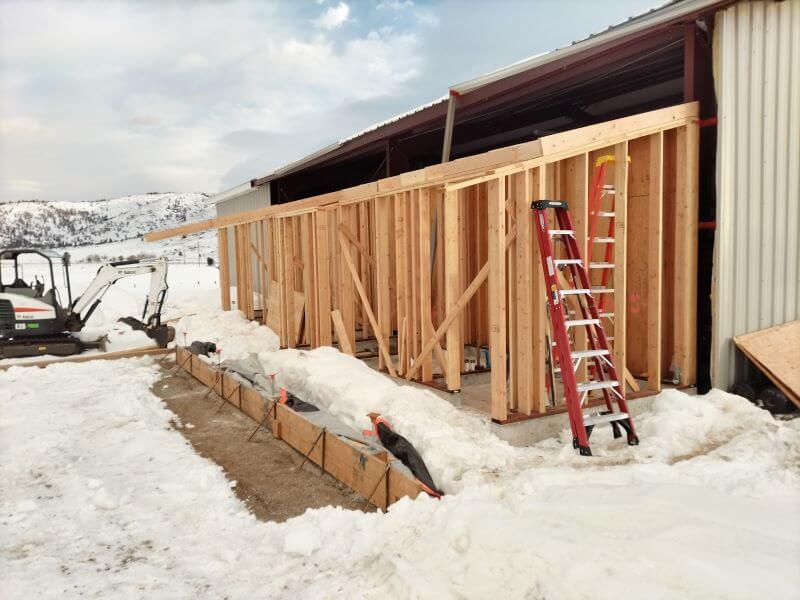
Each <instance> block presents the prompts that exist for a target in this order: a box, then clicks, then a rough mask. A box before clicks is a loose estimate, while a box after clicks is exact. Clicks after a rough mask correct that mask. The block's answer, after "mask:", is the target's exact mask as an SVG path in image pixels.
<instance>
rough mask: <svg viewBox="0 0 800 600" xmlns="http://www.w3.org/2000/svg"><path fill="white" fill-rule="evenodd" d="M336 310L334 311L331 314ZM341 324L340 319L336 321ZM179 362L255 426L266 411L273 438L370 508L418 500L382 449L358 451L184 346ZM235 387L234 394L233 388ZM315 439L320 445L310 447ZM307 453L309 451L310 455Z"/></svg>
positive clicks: (410, 481)
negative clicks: (365, 500) (216, 389)
mask: <svg viewBox="0 0 800 600" xmlns="http://www.w3.org/2000/svg"><path fill="white" fill-rule="evenodd" d="M334 312H336V311H334ZM339 318H340V320H341V316H340V317H339ZM176 352H177V360H178V361H179V363H180V362H181V361H185V362H184V366H183V367H182V368H183V370H185V371H186V372H187V373H189V374H191V375H192V376H193V377H194V378H195V379H197V380H198V381H200V382H201V383H203V384H204V385H206V386H211V385H212V384H213V382H214V381H216V380H218V379H219V383H218V385H219V386H220V395H221V396H223V397H226V390H227V393H228V394H230V395H231V397H230V398H228V399H227V400H226V401H227V403H228V404H231V405H232V406H234V407H236V408H237V409H239V410H241V411H242V412H243V413H244V414H246V415H247V416H248V417H250V418H251V419H253V421H254V422H256V423H261V422H262V421H263V420H264V418H265V416H266V415H267V414H268V413H270V414H271V418H272V423H271V425H272V431H273V433H274V434H276V437H278V438H279V439H281V440H282V441H283V442H284V443H286V444H288V445H289V446H291V447H292V448H294V449H295V450H297V451H298V452H299V453H300V454H301V455H303V456H305V455H306V454H308V460H309V461H310V462H313V463H314V464H316V465H317V466H319V467H320V468H321V469H322V470H323V471H326V472H327V473H329V474H330V475H331V476H333V477H334V478H336V479H337V480H339V481H341V482H342V483H343V484H344V485H346V486H347V487H349V488H350V489H352V490H353V491H354V492H356V493H357V494H359V495H360V496H362V497H363V498H368V499H369V502H370V503H372V504H373V505H374V506H376V507H378V508H380V509H382V510H386V509H387V508H388V507H389V506H390V505H392V504H394V503H395V502H397V501H398V500H399V499H400V498H404V497H410V498H412V499H413V498H416V497H417V496H418V495H419V494H420V493H421V492H422V487H421V486H420V484H419V482H417V481H416V480H415V479H414V478H413V476H411V475H410V474H408V472H407V471H406V470H405V468H403V467H402V466H401V465H400V466H395V462H394V461H390V462H387V460H386V459H387V455H386V452H385V451H376V449H375V448H372V447H370V446H362V445H358V447H357V446H356V445H355V444H353V443H351V442H349V441H348V440H346V439H344V438H343V437H341V436H340V435H339V434H337V433H335V432H332V431H330V430H328V429H326V428H325V427H323V426H321V425H319V424H317V423H315V422H313V421H312V420H310V419H308V418H306V416H304V415H303V414H302V413H297V412H295V411H293V410H292V409H291V408H288V407H286V406H284V405H283V404H280V403H275V402H273V401H272V400H271V399H268V398H264V397H263V396H262V395H261V394H260V393H259V392H258V391H257V390H256V389H255V388H253V387H252V386H251V385H250V384H249V383H247V382H242V381H241V380H240V379H238V378H236V377H234V376H232V375H231V374H228V373H226V372H223V373H222V377H219V373H220V370H219V368H218V367H217V366H215V365H211V364H209V363H208V362H206V361H204V360H202V359H201V358H199V357H197V356H195V355H192V354H191V353H190V352H189V351H188V350H186V349H185V348H181V347H179V348H177V350H176ZM235 387H238V389H237V391H236V392H235V393H231V392H233V390H234V388H235ZM316 440H319V442H318V443H316V444H315V443H314V442H315V441H316ZM309 449H310V451H309Z"/></svg>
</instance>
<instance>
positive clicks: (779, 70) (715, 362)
mask: <svg viewBox="0 0 800 600" xmlns="http://www.w3.org/2000/svg"><path fill="white" fill-rule="evenodd" d="M714 76H715V85H716V91H717V100H718V106H719V109H718V119H719V120H718V142H717V144H718V145H717V239H716V246H715V248H714V275H713V290H712V296H713V297H712V306H713V331H712V381H713V383H714V385H715V386H716V387H721V388H723V389H726V388H727V387H728V386H729V385H730V384H732V383H734V382H735V381H736V380H737V378H740V377H742V376H743V375H744V368H745V362H744V358H743V357H742V356H741V355H739V353H738V352H737V351H736V350H735V348H734V345H733V341H732V339H731V338H732V337H733V336H735V335H739V334H743V333H747V332H751V331H757V330H760V329H763V328H765V327H771V326H773V325H779V324H781V323H785V322H787V321H792V320H794V319H798V318H800V0H785V1H782V2H775V1H772V0H767V1H764V2H739V3H737V4H735V5H733V6H731V7H729V8H727V9H725V10H722V11H720V12H718V13H717V15H716V27H715V33H714ZM701 176H702V175H701Z"/></svg>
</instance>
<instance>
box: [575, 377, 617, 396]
mask: <svg viewBox="0 0 800 600" xmlns="http://www.w3.org/2000/svg"><path fill="white" fill-rule="evenodd" d="M613 387H619V381H617V380H616V379H610V380H608V381H587V382H585V383H579V384H578V392H579V393H580V392H591V391H592V390H607V389H609V388H613Z"/></svg>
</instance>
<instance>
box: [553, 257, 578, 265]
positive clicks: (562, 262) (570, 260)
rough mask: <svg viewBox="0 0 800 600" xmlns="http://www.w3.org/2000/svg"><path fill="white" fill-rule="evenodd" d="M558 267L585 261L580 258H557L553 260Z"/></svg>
mask: <svg viewBox="0 0 800 600" xmlns="http://www.w3.org/2000/svg"><path fill="white" fill-rule="evenodd" d="M553 262H554V263H555V264H556V266H557V267H560V266H563V265H582V264H583V261H582V260H581V259H580V258H557V259H555V260H554V261H553Z"/></svg>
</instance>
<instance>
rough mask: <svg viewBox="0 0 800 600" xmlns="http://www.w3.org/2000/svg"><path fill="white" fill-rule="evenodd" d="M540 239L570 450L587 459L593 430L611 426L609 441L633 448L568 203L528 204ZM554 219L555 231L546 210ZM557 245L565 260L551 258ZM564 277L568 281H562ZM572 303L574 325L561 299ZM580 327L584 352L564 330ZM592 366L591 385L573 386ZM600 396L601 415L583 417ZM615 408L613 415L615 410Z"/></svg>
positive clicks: (619, 382)
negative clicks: (584, 368) (583, 367)
mask: <svg viewBox="0 0 800 600" xmlns="http://www.w3.org/2000/svg"><path fill="white" fill-rule="evenodd" d="M531 208H532V209H533V212H534V219H535V223H536V234H537V237H538V239H539V250H540V255H541V257H542V269H543V270H544V279H545V287H546V289H547V302H548V306H549V310H550V323H551V326H552V329H553V338H554V347H555V352H554V355H555V357H556V360H557V362H558V366H559V369H558V370H559V372H560V374H561V385H562V387H563V390H564V400H565V403H566V406H567V412H568V414H569V423H570V428H571V429H572V445H573V447H574V448H577V449H578V450H579V451H580V453H581V455H582V456H591V455H592V451H591V449H590V448H589V436H591V434H592V430H593V429H594V427H595V425H601V424H605V423H609V424H611V427H612V429H613V432H614V437H615V438H618V437H621V435H622V434H621V432H620V427H621V428H622V429H624V430H625V432H626V434H627V439H628V444H629V445H631V446H636V445H637V444H638V443H639V438H638V437H636V432H635V430H634V428H633V420H632V419H631V417H630V414H629V413H628V403H627V402H626V400H625V383H624V382H623V381H622V380H620V378H619V377H618V376H617V369H616V367H615V366H614V355H613V353H612V351H611V347H610V345H609V341H608V338H607V337H606V334H605V330H604V329H603V324H602V320H601V319H600V314H599V311H598V308H597V306H596V304H595V301H594V294H595V293H597V290H595V289H592V287H591V283H590V281H589V275H588V271H587V269H586V265H585V264H584V262H583V259H582V258H581V255H580V250H579V248H578V242H577V240H576V239H575V228H574V227H573V225H572V219H571V218H570V216H569V209H568V207H567V203H566V202H564V201H563V200H534V201H533V203H532V204H531ZM548 209H551V210H553V212H554V213H555V220H554V222H555V229H551V228H550V226H549V219H548V215H547V210H548ZM554 241H558V242H561V243H562V244H563V246H564V255H565V256H566V258H555V255H554V252H553V242H554ZM559 269H563V270H564V272H565V273H564V275H565V276H564V277H562V281H565V282H566V283H567V284H568V285H567V286H565V287H564V288H562V286H561V285H560V284H559V277H558V270H559ZM567 275H568V276H567ZM567 297H571V298H573V299H574V300H575V301H576V302H577V304H578V305H579V307H580V309H579V310H580V314H576V315H575V316H576V317H579V318H576V319H569V318H568V315H567V309H566V308H565V299H566V298H567ZM578 327H584V328H585V330H586V345H587V349H586V350H573V349H572V346H571V344H570V337H569V334H568V331H567V330H568V329H574V328H578ZM584 360H585V361H587V363H589V364H591V365H594V368H593V369H588V370H587V371H588V372H589V373H590V377H591V379H589V380H588V381H583V382H578V380H577V371H578V367H579V366H580V363H581V361H584ZM594 391H599V392H601V393H602V394H603V399H604V400H605V410H602V411H600V412H597V413H595V414H585V413H584V405H585V404H586V403H587V400H588V399H589V395H590V394H591V393H592V392H594ZM614 404H616V406H617V409H618V410H617V411H615V410H614Z"/></svg>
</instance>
